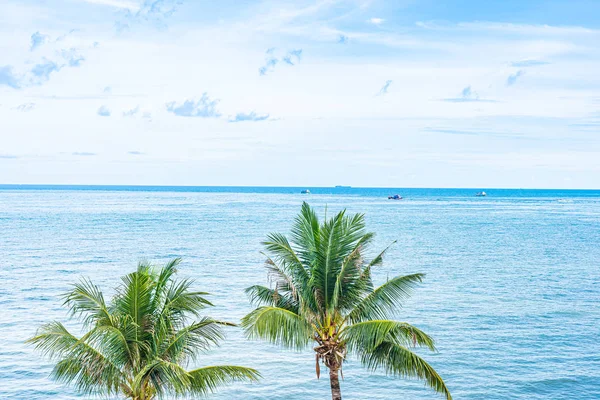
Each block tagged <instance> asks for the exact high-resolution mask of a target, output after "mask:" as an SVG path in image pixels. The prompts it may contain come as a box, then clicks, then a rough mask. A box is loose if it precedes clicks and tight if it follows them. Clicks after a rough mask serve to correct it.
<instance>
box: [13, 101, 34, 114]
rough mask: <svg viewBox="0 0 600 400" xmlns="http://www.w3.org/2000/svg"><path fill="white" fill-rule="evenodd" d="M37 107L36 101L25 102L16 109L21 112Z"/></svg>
mask: <svg viewBox="0 0 600 400" xmlns="http://www.w3.org/2000/svg"><path fill="white" fill-rule="evenodd" d="M34 108H35V103H23V104H21V105H18V106H16V107H15V110H17V111H21V112H29V111H31V110H33V109H34Z"/></svg>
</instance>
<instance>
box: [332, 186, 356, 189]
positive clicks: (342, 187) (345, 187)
mask: <svg viewBox="0 0 600 400" xmlns="http://www.w3.org/2000/svg"><path fill="white" fill-rule="evenodd" d="M351 187H352V186H343V185H337V186H336V187H335V188H336V189H350V188H351Z"/></svg>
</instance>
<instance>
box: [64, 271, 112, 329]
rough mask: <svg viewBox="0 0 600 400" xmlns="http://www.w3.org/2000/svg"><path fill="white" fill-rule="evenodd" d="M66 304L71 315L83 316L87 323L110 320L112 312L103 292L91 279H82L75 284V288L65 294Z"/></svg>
mask: <svg viewBox="0 0 600 400" xmlns="http://www.w3.org/2000/svg"><path fill="white" fill-rule="evenodd" d="M63 299H64V305H66V306H68V307H69V309H70V311H71V315H74V316H77V317H82V318H83V322H84V323H85V324H87V325H90V324H93V323H107V322H110V318H111V316H110V313H109V311H108V308H107V306H106V303H105V301H104V296H103V295H102V292H101V291H100V289H99V288H98V286H96V285H95V284H93V283H92V281H90V280H89V279H82V280H81V281H80V282H79V283H76V284H75V285H73V289H72V290H71V291H69V292H68V293H66V294H64V295H63Z"/></svg>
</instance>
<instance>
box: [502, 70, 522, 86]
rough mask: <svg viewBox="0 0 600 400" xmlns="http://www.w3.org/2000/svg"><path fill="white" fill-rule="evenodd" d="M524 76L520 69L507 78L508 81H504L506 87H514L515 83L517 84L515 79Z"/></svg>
mask: <svg viewBox="0 0 600 400" xmlns="http://www.w3.org/2000/svg"><path fill="white" fill-rule="evenodd" d="M524 74H525V71H523V70H522V69H520V70H518V71H517V72H515V73H514V74H512V75H510V76H509V77H508V79H506V86H512V85H514V84H515V83H517V79H519V77H521V76H523V75H524Z"/></svg>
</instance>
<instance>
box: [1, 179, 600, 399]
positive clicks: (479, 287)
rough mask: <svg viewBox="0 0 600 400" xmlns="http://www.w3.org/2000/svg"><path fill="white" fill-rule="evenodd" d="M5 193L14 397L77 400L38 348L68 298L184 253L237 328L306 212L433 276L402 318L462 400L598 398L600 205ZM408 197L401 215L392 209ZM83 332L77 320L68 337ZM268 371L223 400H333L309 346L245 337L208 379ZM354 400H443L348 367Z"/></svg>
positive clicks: (8, 357) (552, 199)
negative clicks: (294, 347) (234, 370)
mask: <svg viewBox="0 0 600 400" xmlns="http://www.w3.org/2000/svg"><path fill="white" fill-rule="evenodd" d="M301 189H304V188H247V187H243V188H207V187H204V188H202V187H199V188H186V187H170V188H165V187H53V186H35V187H31V186H6V185H4V186H1V185H0V399H31V400H49V399H76V398H80V397H78V396H77V395H76V394H75V393H74V392H73V391H72V390H70V389H66V388H64V387H61V386H58V385H56V384H54V383H53V382H51V381H50V380H48V379H47V376H48V373H49V371H50V369H51V366H50V365H49V364H48V363H47V362H45V361H42V360H41V359H40V357H39V355H38V354H36V353H35V352H34V351H33V350H32V349H31V348H29V347H27V346H25V345H24V344H23V341H24V340H25V339H26V338H28V337H30V336H31V335H33V334H34V333H35V329H36V327H37V326H38V325H40V324H42V323H44V322H48V321H50V320H53V319H57V320H61V321H68V319H67V315H66V312H65V310H64V309H63V308H62V307H61V301H60V299H59V297H58V296H59V295H60V294H61V293H63V292H64V291H65V290H67V289H68V285H69V284H70V283H72V282H74V281H76V280H78V279H79V278H80V277H90V278H92V279H93V280H94V281H95V282H96V283H97V284H99V285H100V286H102V287H103V288H105V289H106V291H110V288H111V287H112V286H114V284H115V281H116V279H118V277H120V276H121V275H123V274H125V273H128V272H130V271H132V270H133V269H134V268H135V264H136V263H137V261H138V260H140V259H150V260H155V261H158V262H163V261H165V260H166V259H168V258H171V257H176V256H181V257H183V258H184V262H183V264H182V266H181V275H184V276H189V277H193V278H195V279H196V286H197V287H198V288H199V289H201V290H205V291H209V292H211V293H212V294H213V295H212V296H211V300H212V301H213V302H214V303H215V304H216V305H217V307H215V308H214V309H212V310H210V312H209V314H211V315H212V316H214V317H221V318H227V319H229V320H232V321H238V320H239V319H240V318H241V317H242V316H243V315H244V314H245V313H246V312H247V311H248V310H249V304H248V302H247V299H246V297H245V296H244V294H243V290H244V288H245V287H247V286H250V285H252V284H255V283H266V272H265V270H264V268H263V266H262V263H263V257H262V256H261V255H260V253H259V251H260V250H261V246H260V241H261V240H262V239H263V238H264V237H265V235H266V234H267V233H268V232H271V231H281V232H287V231H288V230H289V228H290V226H291V223H292V220H293V217H294V216H295V214H296V213H297V212H298V210H299V207H300V204H301V202H302V201H303V200H307V201H309V202H310V203H311V204H312V205H313V206H315V207H317V209H318V211H319V212H320V213H321V215H323V214H324V213H325V206H327V210H328V211H327V212H328V213H330V214H331V213H333V212H335V211H338V210H340V209H342V208H347V209H348V210H349V211H351V212H365V213H366V217H367V222H368V226H369V228H370V229H371V230H373V231H375V232H376V233H377V234H378V236H377V240H376V243H375V246H374V247H373V249H372V251H373V253H375V252H376V250H379V249H381V248H383V247H384V246H386V245H387V244H389V243H390V242H391V241H393V240H395V239H398V243H397V244H396V245H395V246H394V247H393V248H392V249H391V251H390V252H389V253H388V256H387V259H386V262H385V264H384V266H383V267H381V268H380V270H379V271H377V273H376V279H377V280H378V281H379V282H383V281H385V279H386V278H387V277H388V276H390V277H391V276H395V275H398V274H408V273H413V272H425V273H427V279H426V281H425V283H424V284H423V285H422V286H421V288H420V289H419V290H417V291H416V292H415V293H414V296H413V297H412V299H411V300H410V301H408V302H407V303H406V305H405V307H404V308H403V309H402V310H400V312H399V315H398V319H399V320H405V321H409V322H411V323H413V324H415V325H416V326H418V327H420V328H422V329H424V330H425V331H426V332H428V333H430V334H431V335H432V336H433V337H434V338H435V339H436V340H437V344H438V348H439V353H437V354H427V353H423V356H424V357H425V358H426V359H427V360H429V361H430V362H431V363H432V364H433V366H434V367H435V368H436V369H437V371H438V372H439V373H440V374H441V375H442V376H443V377H444V378H445V380H446V382H447V384H448V386H449V388H450V389H451V391H452V393H453V395H454V397H455V399H599V398H600V306H599V300H600V267H599V266H600V265H599V264H600V191H555V190H542V191H535V190H493V189H489V190H487V189H486V192H487V193H488V196H487V197H485V198H480V197H475V196H474V193H475V192H477V191H479V190H478V189H477V190H476V189H473V190H470V189H352V188H337V189H334V188H310V189H311V192H312V194H310V195H301V194H299V192H300V190H301ZM395 193H399V194H401V195H403V196H404V197H405V200H402V201H388V200H387V196H388V195H391V194H395ZM68 325H69V326H73V324H68ZM216 363H234V364H241V365H247V366H253V367H256V368H258V369H259V370H260V371H261V372H262V374H263V376H264V380H263V381H262V382H260V383H258V384H252V385H236V386H232V387H230V388H228V389H224V390H221V391H220V392H219V393H218V394H216V395H214V396H212V397H211V398H214V399H266V398H269V399H289V400H292V399H327V398H328V397H329V396H330V394H329V385H328V381H327V379H326V378H325V379H321V380H320V381H319V380H317V379H316V377H315V373H314V356H313V354H312V353H311V350H307V351H305V352H300V353H296V352H290V351H285V350H281V349H279V348H277V347H274V346H271V345H269V344H265V343H262V342H248V341H245V340H243V338H242V335H241V334H240V332H239V331H238V330H236V329H230V330H229V331H228V339H227V341H226V342H224V343H223V344H222V346H221V348H219V349H217V350H215V351H212V352H211V353H209V354H207V355H205V356H203V357H202V358H201V359H200V361H199V363H198V365H203V364H206V365H208V364H216ZM344 375H345V380H344V381H343V382H342V392H343V394H344V398H345V399H356V400H358V399H397V398H402V399H436V398H440V397H439V396H438V395H436V394H435V393H433V392H432V391H430V390H428V389H425V388H424V387H423V384H422V383H420V382H418V381H407V380H399V379H395V378H391V377H386V376H385V375H383V374H370V373H368V372H366V371H365V370H364V369H362V368H361V367H360V365H359V364H358V363H356V362H352V361H351V362H349V363H348V364H347V365H346V366H345V367H344Z"/></svg>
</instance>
